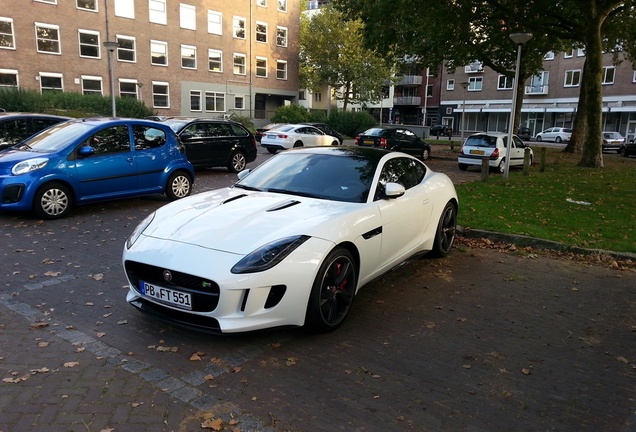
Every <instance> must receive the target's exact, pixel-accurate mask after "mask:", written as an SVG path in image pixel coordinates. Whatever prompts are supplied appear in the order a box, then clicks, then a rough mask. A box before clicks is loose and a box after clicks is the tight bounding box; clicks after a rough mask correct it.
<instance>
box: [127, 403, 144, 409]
mask: <svg viewBox="0 0 636 432" xmlns="http://www.w3.org/2000/svg"><path fill="white" fill-rule="evenodd" d="M143 404H144V403H143V402H133V403H131V404H130V406H132V407H133V408H137V407H138V406H141V405H143Z"/></svg>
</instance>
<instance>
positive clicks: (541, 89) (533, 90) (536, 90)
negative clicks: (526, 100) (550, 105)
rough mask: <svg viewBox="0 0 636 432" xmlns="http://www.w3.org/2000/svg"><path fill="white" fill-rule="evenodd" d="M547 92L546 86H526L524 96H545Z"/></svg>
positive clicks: (547, 87)
mask: <svg viewBox="0 0 636 432" xmlns="http://www.w3.org/2000/svg"><path fill="white" fill-rule="evenodd" d="M548 90H549V86H548V85H529V86H526V91H525V94H526V95H530V96H534V95H537V96H538V95H547V94H548Z"/></svg>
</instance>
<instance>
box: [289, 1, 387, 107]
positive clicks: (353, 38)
mask: <svg viewBox="0 0 636 432" xmlns="http://www.w3.org/2000/svg"><path fill="white" fill-rule="evenodd" d="M363 28H364V25H363V24H362V22H361V21H360V20H345V19H344V18H343V15H342V14H341V13H340V12H339V11H337V10H335V9H333V8H332V7H329V6H327V7H325V8H323V9H321V10H320V12H318V13H315V14H313V15H312V16H302V17H301V24H300V79H301V85H302V86H304V87H305V88H308V89H311V90H313V91H317V90H318V89H319V88H320V87H321V86H322V85H324V84H327V85H329V86H331V87H332V88H333V89H334V92H335V97H336V99H338V100H342V101H343V107H344V110H345V111H346V109H347V106H348V105H349V104H352V103H358V104H362V105H364V104H366V103H373V102H377V101H379V100H380V97H381V94H382V93H381V90H382V87H383V86H385V85H386V82H387V80H388V79H389V78H390V77H391V70H390V68H389V67H388V66H387V63H386V62H385V61H384V59H383V58H381V57H379V56H378V55H377V54H376V53H375V52H374V51H372V50H370V49H368V48H365V47H364V44H363V41H362V29H363Z"/></svg>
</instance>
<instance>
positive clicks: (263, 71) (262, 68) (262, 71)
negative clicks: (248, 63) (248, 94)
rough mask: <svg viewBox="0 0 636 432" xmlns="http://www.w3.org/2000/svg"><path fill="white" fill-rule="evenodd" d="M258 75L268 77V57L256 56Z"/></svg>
mask: <svg viewBox="0 0 636 432" xmlns="http://www.w3.org/2000/svg"><path fill="white" fill-rule="evenodd" d="M256 76H257V77H260V78H267V59H266V58H265V57H256Z"/></svg>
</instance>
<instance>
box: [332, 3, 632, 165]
mask: <svg viewBox="0 0 636 432" xmlns="http://www.w3.org/2000/svg"><path fill="white" fill-rule="evenodd" d="M635 3H636V0H630V1H619V0H560V1H558V2H555V1H554V0H526V1H524V2H519V1H518V0H462V1H461V2H458V1H455V0H408V1H407V0H373V1H372V0H335V5H336V7H337V8H338V9H339V10H342V11H343V12H344V13H345V16H347V17H349V18H358V19H362V20H363V21H364V22H367V23H373V25H372V26H371V25H369V26H366V27H365V28H364V40H365V43H366V45H367V46H368V47H370V48H373V49H376V50H378V51H379V52H381V53H382V54H383V55H385V56H390V57H393V58H399V57H402V56H404V55H417V56H418V57H420V58H421V59H422V61H423V62H425V63H426V64H427V65H428V66H429V67H439V66H440V65H444V66H445V67H447V68H448V69H449V70H451V71H452V70H454V69H455V68H456V67H458V66H463V65H465V64H468V63H469V62H470V61H472V60H479V61H482V62H483V63H484V65H486V66H488V67H490V68H492V69H493V70H495V71H497V72H499V73H502V74H504V75H507V76H514V72H513V65H514V64H515V61H516V51H517V50H516V46H515V45H514V43H513V42H512V41H511V40H510V39H509V36H510V34H511V33H514V32H520V31H523V32H530V33H532V34H533V36H534V37H533V38H532V39H531V40H530V41H529V42H528V43H527V44H526V45H525V46H524V48H523V57H522V62H521V68H520V76H521V79H520V80H519V82H518V83H516V85H517V88H518V89H519V90H520V94H523V91H521V90H522V89H523V83H524V82H525V80H526V79H527V78H529V77H530V76H532V75H533V74H535V73H536V72H538V71H539V70H541V69H542V61H543V56H544V55H545V53H547V52H548V51H555V52H556V51H565V50H568V49H572V48H575V47H576V48H585V50H586V54H587V56H586V61H585V67H584V72H583V77H582V85H581V89H582V91H583V92H584V93H583V94H582V95H581V98H580V100H579V106H578V109H577V120H576V124H575V146H573V147H572V150H573V151H577V152H579V153H581V154H582V159H581V163H580V164H581V165H583V166H589V167H602V165H603V160H602V153H601V128H602V124H601V113H602V71H603V65H602V53H603V50H606V51H611V50H613V49H614V48H615V47H616V46H617V45H618V46H621V47H622V48H623V49H624V50H626V52H627V53H630V52H633V50H631V47H632V46H633V44H634V41H635V40H636V36H635V35H634V30H632V28H633V25H632V24H629V25H626V24H627V23H629V22H632V23H633V18H634V14H635V12H634V5H635ZM621 25H622V27H621ZM628 55H629V54H628ZM521 101H522V98H518V101H517V106H516V107H515V112H516V113H517V115H516V117H517V118H518V113H519V111H520V108H521Z"/></svg>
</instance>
